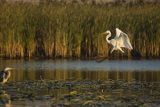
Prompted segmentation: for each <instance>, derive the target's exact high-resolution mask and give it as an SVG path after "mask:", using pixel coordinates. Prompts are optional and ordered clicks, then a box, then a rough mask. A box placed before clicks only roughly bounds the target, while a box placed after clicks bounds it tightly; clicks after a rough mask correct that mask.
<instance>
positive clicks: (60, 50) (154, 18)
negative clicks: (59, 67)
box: [0, 3, 160, 58]
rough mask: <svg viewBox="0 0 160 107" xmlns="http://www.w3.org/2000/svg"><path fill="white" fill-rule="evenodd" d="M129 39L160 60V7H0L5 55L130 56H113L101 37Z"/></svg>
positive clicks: (2, 54) (0, 52) (0, 36)
mask: <svg viewBox="0 0 160 107" xmlns="http://www.w3.org/2000/svg"><path fill="white" fill-rule="evenodd" d="M116 27H118V28H120V29H122V30H123V31H124V32H126V33H127V34H128V35H129V38H130V39H131V44H132V45H133V48H134V49H136V50H138V51H139V52H140V53H141V55H142V57H144V58H148V57H159V56H160V5H148V4H146V5H142V6H131V7H130V6H113V7H108V6H97V5H77V4H68V5H64V4H47V5H45V4H44V5H31V4H7V3H4V4H0V57H7V58H34V57H47V58H68V57H70V58H91V57H96V56H98V55H103V56H107V57H116V58H123V57H127V58H130V57H131V55H130V52H128V51H127V50H125V51H127V52H126V53H127V54H121V53H120V52H115V53H113V54H112V55H111V54H110V53H109V51H110V48H111V46H109V45H108V44H107V43H106V40H105V36H102V35H100V33H102V32H104V31H106V30H108V29H109V30H111V31H112V33H113V35H114V34H115V28H116Z"/></svg>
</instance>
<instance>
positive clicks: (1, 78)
mask: <svg viewBox="0 0 160 107" xmlns="http://www.w3.org/2000/svg"><path fill="white" fill-rule="evenodd" d="M13 69H14V68H10V67H6V68H5V69H4V70H2V71H1V72H0V83H2V84H4V83H6V82H7V81H8V79H9V78H10V76H11V72H10V71H12V70H13Z"/></svg>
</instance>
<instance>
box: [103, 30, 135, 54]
mask: <svg viewBox="0 0 160 107" xmlns="http://www.w3.org/2000/svg"><path fill="white" fill-rule="evenodd" d="M102 34H106V35H107V36H106V41H107V43H109V44H111V45H112V47H113V48H112V50H111V53H112V52H113V51H114V50H120V51H121V52H122V53H124V51H123V50H122V47H124V48H127V49H129V50H132V49H133V47H132V45H131V43H130V40H129V37H128V35H127V34H126V33H124V32H122V31H121V30H120V29H119V28H116V36H115V37H114V38H113V39H111V40H109V38H110V37H111V32H110V31H109V30H107V31H106V32H104V33H102Z"/></svg>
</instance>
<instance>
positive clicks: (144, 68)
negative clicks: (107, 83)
mask: <svg viewBox="0 0 160 107" xmlns="http://www.w3.org/2000/svg"><path fill="white" fill-rule="evenodd" d="M6 66H9V67H14V68H15V69H16V70H14V71H13V72H12V76H11V78H10V80H9V81H10V82H15V81H26V80H40V77H42V78H43V79H46V80H68V79H72V80H84V79H85V80H108V79H113V80H119V79H121V80H127V81H131V80H137V81H148V82H153V81H154V82H155V81H158V82H159V81H160V60H105V61H103V62H101V63H97V62H96V61H94V60H91V61H81V60H29V61H24V60H0V68H1V69H2V68H4V67H6ZM63 92H64V90H63ZM58 93H61V92H60V91H58ZM35 105H36V106H38V105H39V106H49V102H48V101H44V102H43V103H40V101H35V102H32V103H30V101H20V102H16V101H15V102H14V101H12V103H11V106H29V107H30V106H35Z"/></svg>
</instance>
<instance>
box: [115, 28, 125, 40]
mask: <svg viewBox="0 0 160 107" xmlns="http://www.w3.org/2000/svg"><path fill="white" fill-rule="evenodd" d="M121 33H123V32H122V31H121V30H120V29H119V28H116V36H115V37H116V38H119V36H120V34H121Z"/></svg>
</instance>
